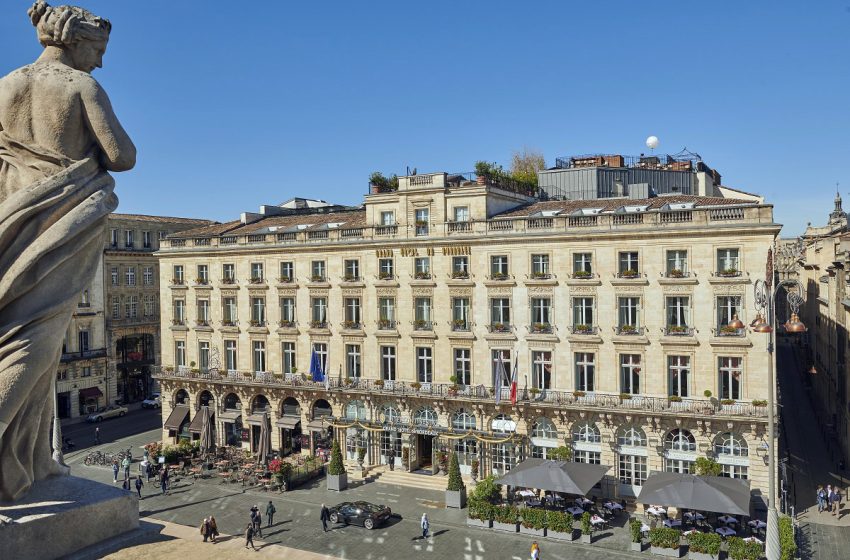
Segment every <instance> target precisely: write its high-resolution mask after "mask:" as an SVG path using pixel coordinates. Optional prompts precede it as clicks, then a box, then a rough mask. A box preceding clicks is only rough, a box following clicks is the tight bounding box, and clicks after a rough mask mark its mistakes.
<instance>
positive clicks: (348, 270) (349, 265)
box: [343, 259, 360, 281]
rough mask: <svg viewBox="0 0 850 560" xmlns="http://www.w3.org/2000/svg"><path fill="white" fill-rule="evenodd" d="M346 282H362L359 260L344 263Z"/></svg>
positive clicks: (346, 260)
mask: <svg viewBox="0 0 850 560" xmlns="http://www.w3.org/2000/svg"><path fill="white" fill-rule="evenodd" d="M343 268H344V273H343V274H344V278H345V280H348V281H352V280H360V261H359V260H357V259H345V262H344V263H343Z"/></svg>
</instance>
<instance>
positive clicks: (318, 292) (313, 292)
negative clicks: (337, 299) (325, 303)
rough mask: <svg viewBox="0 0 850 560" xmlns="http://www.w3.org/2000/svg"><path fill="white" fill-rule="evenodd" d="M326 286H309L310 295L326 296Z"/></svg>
mask: <svg viewBox="0 0 850 560" xmlns="http://www.w3.org/2000/svg"><path fill="white" fill-rule="evenodd" d="M328 292H329V290H328V288H310V296H311V297H328Z"/></svg>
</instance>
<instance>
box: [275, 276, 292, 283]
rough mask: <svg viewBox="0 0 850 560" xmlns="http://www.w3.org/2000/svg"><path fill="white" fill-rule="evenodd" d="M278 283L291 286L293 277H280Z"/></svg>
mask: <svg viewBox="0 0 850 560" xmlns="http://www.w3.org/2000/svg"><path fill="white" fill-rule="evenodd" d="M277 281H278V282H279V283H281V284H289V283H290V282H292V276H280V277H278V279H277Z"/></svg>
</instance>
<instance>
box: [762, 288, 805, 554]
mask: <svg viewBox="0 0 850 560" xmlns="http://www.w3.org/2000/svg"><path fill="white" fill-rule="evenodd" d="M770 280H771V278H770V277H768V278H767V281H765V280H756V283H755V285H754V286H753V290H754V292H755V298H754V299H755V305H756V308H757V310H758V315H757V316H756V319H755V321H753V322H752V324H751V325H750V327H751V328H752V329H753V332H756V333H763V334H767V336H768V339H767V353H768V360H767V388H768V391H767V432H768V441H769V445H768V501H767V543H766V553H767V560H779V557H780V549H779V514H778V513H777V511H776V499H777V497H776V450H775V447H776V446H775V443H776V419H775V417H774V408H775V404H774V400H775V399H774V388H775V382H774V367H775V360H776V355H775V354H774V342H775V340H776V333H775V331H774V329H775V326H774V325H775V322H776V296H777V295H778V294H779V289H780V288H785V291H786V292H787V301H788V305H789V306H790V307H791V318H790V319H789V320H788V321H787V322H786V323H785V325H784V327H785V331H786V332H789V333H802V332H805V331H806V326H805V325H804V324H803V323H802V322H801V321H800V318H799V317H798V316H797V312H798V311H799V310H800V305H801V304H802V303H803V298H802V295H801V294H802V293H803V286H802V285H801V284H800V282H799V281H797V280H781V281H779V282H778V283H777V285H776V288H774V290H773V292H772V293H771V292H770ZM791 286H793V287H796V288H797V292H791V291H789V290H788V287H791Z"/></svg>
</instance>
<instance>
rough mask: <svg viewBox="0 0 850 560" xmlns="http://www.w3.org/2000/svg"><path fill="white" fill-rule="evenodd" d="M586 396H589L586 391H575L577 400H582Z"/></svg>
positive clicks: (574, 394)
mask: <svg viewBox="0 0 850 560" xmlns="http://www.w3.org/2000/svg"><path fill="white" fill-rule="evenodd" d="M585 395H587V393H585V392H584V391H573V396H574V397H575V398H577V399H580V398H581V397H583V396H585Z"/></svg>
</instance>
